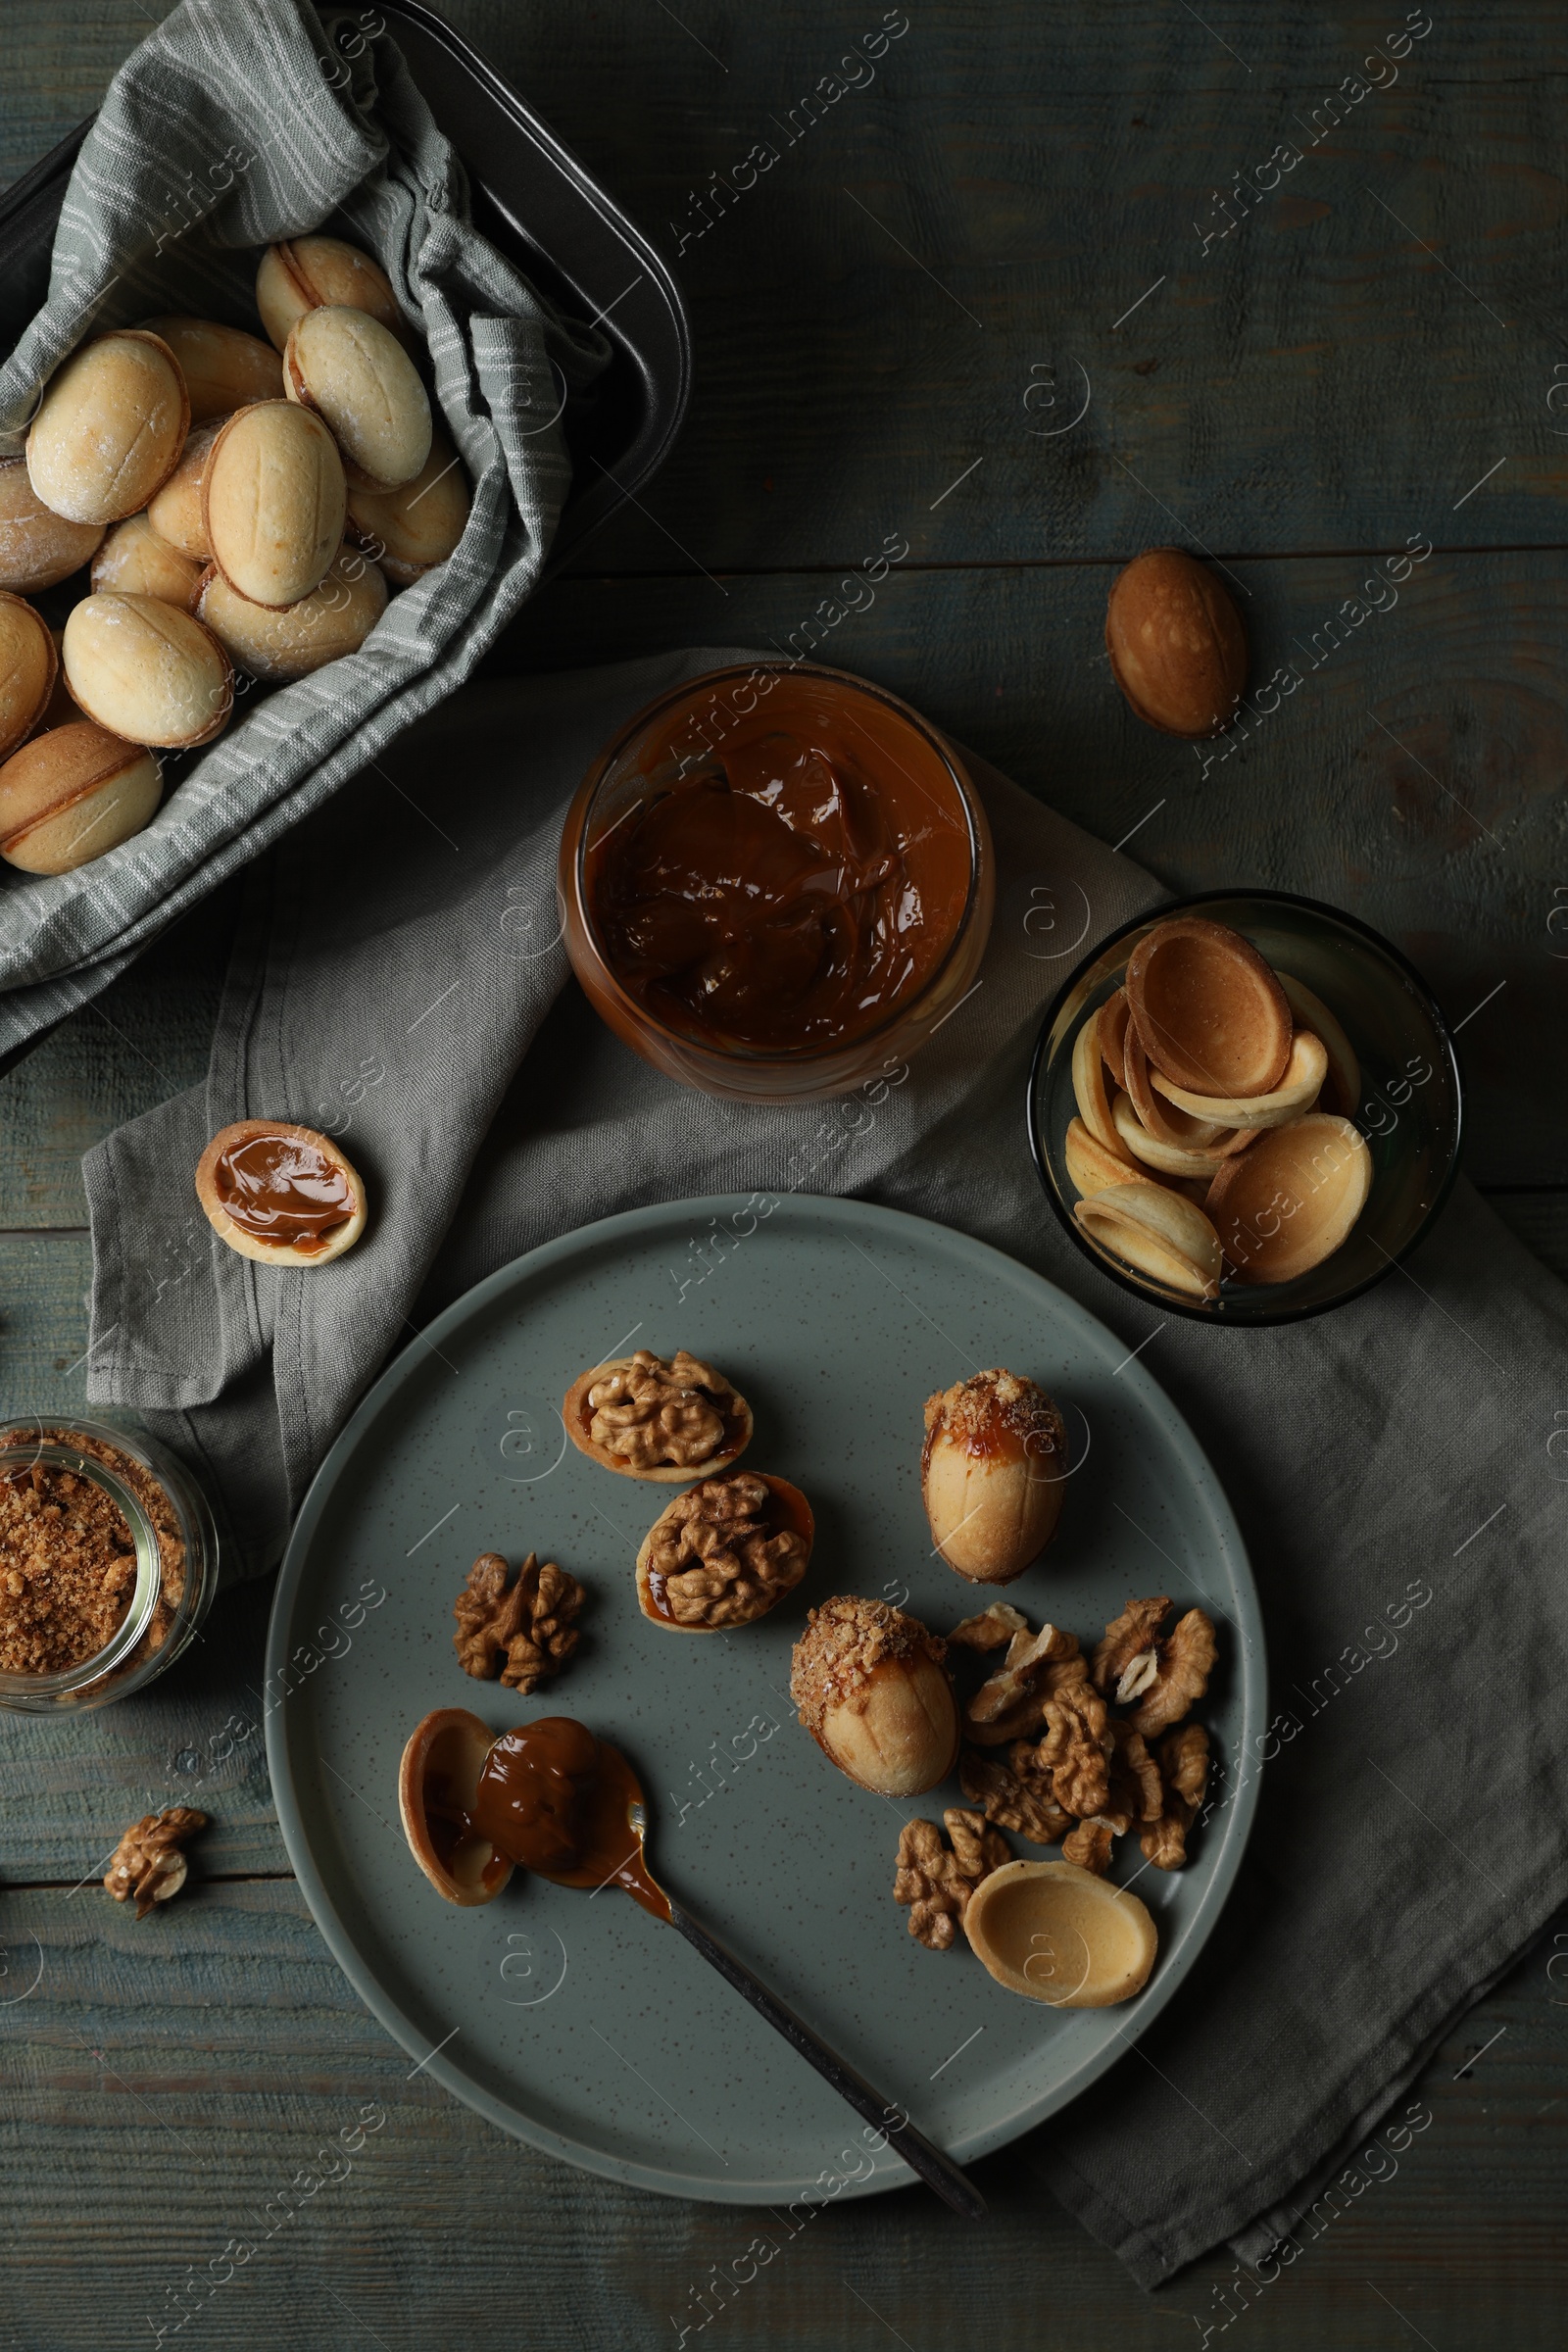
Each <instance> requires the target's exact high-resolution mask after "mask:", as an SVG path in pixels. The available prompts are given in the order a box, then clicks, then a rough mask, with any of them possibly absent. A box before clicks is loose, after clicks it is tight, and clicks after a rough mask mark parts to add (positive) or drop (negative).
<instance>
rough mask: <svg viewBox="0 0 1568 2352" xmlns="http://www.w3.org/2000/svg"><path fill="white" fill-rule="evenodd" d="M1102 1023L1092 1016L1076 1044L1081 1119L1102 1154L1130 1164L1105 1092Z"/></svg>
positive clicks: (1075, 1073)
mask: <svg viewBox="0 0 1568 2352" xmlns="http://www.w3.org/2000/svg"><path fill="white" fill-rule="evenodd" d="M1099 1029H1100V1022H1099V1016H1098V1015H1097V1014H1093V1013H1092V1014H1091V1015H1090V1017H1089V1019H1088V1020H1087V1021H1085V1022H1084V1023H1083V1025H1082V1027H1081V1028H1080V1029H1079V1031H1078V1034H1077V1036H1076V1037H1075V1038H1074V1039H1073V1042H1072V1091H1073V1095H1074V1097H1075V1098H1076V1101H1077V1103H1078V1116H1079V1117H1080V1118H1081V1119H1082V1121H1083V1123H1084V1125H1085V1126H1086V1127H1087V1128H1088V1130H1089V1132H1090V1134H1091V1135H1092V1136H1093V1137H1094V1139H1095V1141H1096V1143H1097V1144H1098V1145H1099V1146H1100V1148H1101V1150H1102V1151H1103V1152H1109V1153H1110V1154H1111V1156H1112V1158H1114V1159H1122V1160H1127V1162H1128V1166H1129V1167H1130V1166H1131V1164H1132V1163H1131V1160H1130V1159H1128V1153H1127V1149H1126V1146H1125V1145H1124V1144H1123V1143H1122V1141H1121V1138H1120V1137H1119V1136H1118V1135H1117V1133H1116V1122H1115V1120H1114V1119H1113V1118H1112V1117H1111V1112H1110V1098H1109V1096H1108V1095H1107V1094H1106V1092H1105V1064H1104V1059H1103V1055H1102V1054H1101V1051H1100V1040H1099Z"/></svg>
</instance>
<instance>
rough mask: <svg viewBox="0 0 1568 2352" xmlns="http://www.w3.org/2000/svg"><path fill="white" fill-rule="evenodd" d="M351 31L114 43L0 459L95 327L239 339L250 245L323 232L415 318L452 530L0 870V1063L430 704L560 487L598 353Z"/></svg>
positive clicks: (531, 560) (247, 319) (250, 321)
mask: <svg viewBox="0 0 1568 2352" xmlns="http://www.w3.org/2000/svg"><path fill="white" fill-rule="evenodd" d="M364 14H365V12H363V11H362V12H352V11H349V10H346V9H345V10H336V9H330V8H329V9H325V10H323V11H322V12H321V14H320V15H319V16H318V14H317V12H316V11H315V10H314V9H313V8H311V7H310V6H308V5H307V0H244V5H243V6H236V5H234V0H182V5H181V6H180V7H178V8H176V9H175V10H174V11H173V13H172V15H171V16H170V17H168V18H166V19H165V21H164V23H163V24H162V25H159V27H158V28H157V30H156V31H155V32H153V33H151V34H150V35H149V36H148V38H147V39H146V40H145V41H143V42H142V44H141V46H140V47H139V48H138V49H137V50H135V51H134V53H133V54H132V55H131V57H130V58H129V59H128V60H127V62H126V63H125V65H124V66H123V68H122V70H121V72H120V73H118V74H117V75H116V77H115V80H114V81H113V83H112V84H111V85H110V88H109V91H108V94H107V96H106V97H105V100H104V104H103V108H102V111H101V112H100V114H99V116H98V119H97V121H96V123H94V125H93V127H92V129H91V131H90V132H89V133H88V135H87V139H86V142H85V144H84V145H83V147H82V149H81V153H80V155H79V156H78V157H77V159H76V165H75V169H74V171H73V174H72V179H71V185H70V187H69V189H68V191H67V195H66V202H65V208H64V211H63V212H62V215H61V219H60V225H59V229H58V231H57V234H56V239H55V247H54V255H53V266H52V274H51V280H50V289H49V299H48V301H47V303H46V304H45V306H44V308H43V309H42V310H41V311H40V312H39V313H38V315H37V317H36V318H35V319H33V321H32V323H31V324H30V326H29V327H28V328H27V330H26V332H25V334H24V336H23V338H22V340H21V342H20V343H19V344H18V345H17V348H16V350H15V351H14V352H13V353H12V355H11V357H10V359H9V360H8V361H7V362H6V363H5V366H4V367H3V368H0V455H4V454H16V453H18V452H20V451H21V449H22V447H23V444H24V440H25V431H26V426H27V423H28V421H29V420H30V417H31V416H32V414H33V413H34V411H35V409H36V407H37V403H38V398H39V395H40V393H41V391H42V388H43V386H44V384H45V382H46V381H47V379H48V377H49V376H50V375H51V374H52V373H53V371H54V369H55V368H57V367H58V366H59V364H60V362H61V361H62V360H63V359H65V358H66V357H67V356H68V355H69V354H70V353H71V352H72V351H73V350H74V349H75V347H76V345H77V344H78V343H80V342H82V341H84V340H86V339H88V338H90V337H91V336H93V335H95V334H99V333H102V332H104V331H105V330H107V329H108V328H110V327H115V326H130V325H135V324H137V323H138V322H140V321H141V320H143V319H148V318H151V317H156V316H158V315H160V314H164V313H176V314H177V313H194V314H196V315H198V316H200V317H202V318H209V319H220V320H222V321H224V322H226V323H228V324H230V325H234V326H242V327H245V328H247V329H248V330H249V331H251V332H252V333H257V334H259V333H260V332H261V327H260V322H259V320H258V319H257V317H256V311H255V304H254V300H253V289H254V285H255V276H256V263H257V254H256V250H255V249H256V248H257V247H258V246H263V245H267V244H270V242H272V240H273V239H275V238H278V237H289V236H298V235H301V234H303V233H304V232H305V231H307V230H311V229H317V228H325V229H326V230H328V231H329V232H330V233H333V234H336V235H339V236H344V237H347V238H348V239H349V240H350V241H351V242H352V243H354V244H357V245H360V246H362V247H364V248H365V249H367V250H368V251H369V252H371V253H373V254H374V255H375V256H376V258H377V260H378V261H379V262H380V263H381V265H382V267H383V268H384V269H385V270H386V271H387V274H388V275H389V277H390V278H391V280H392V283H393V285H394V286H395V288H396V289H397V293H398V297H399V300H400V301H401V303H402V304H403V306H404V309H405V310H406V312H407V313H408V314H409V315H410V316H411V317H412V318H413V319H416V320H417V321H418V322H419V324H420V326H421V328H422V331H423V334H424V336H425V339H426V341H427V343H428V347H429V360H430V369H431V375H432V379H433V387H434V396H435V398H434V405H435V408H436V410H437V414H438V420H442V419H444V421H445V424H446V427H447V429H448V431H449V432H450V435H451V437H452V439H453V441H454V442H455V444H456V446H457V448H458V450H459V451H460V452H461V454H462V457H463V460H464V463H465V465H466V467H467V471H468V474H469V477H470V479H471V481H472V484H473V506H472V512H471V514H470V515H469V517H468V523H467V528H466V531H465V533H464V536H463V540H462V543H461V545H460V546H459V547H458V549H457V551H456V553H455V554H454V555H453V556H452V557H451V558H450V560H449V561H448V562H447V563H446V564H441V565H439V566H438V567H437V569H436V570H434V571H433V572H430V573H427V574H426V576H425V577H424V578H423V579H422V580H419V581H417V583H416V584H415V586H413V587H412V588H408V589H405V590H404V591H403V592H402V593H401V594H400V595H397V596H394V597H393V599H392V601H391V603H390V605H389V606H388V608H387V611H386V613H385V614H384V615H383V617H382V618H381V620H380V621H379V622H378V623H377V625H376V627H375V628H374V629H373V630H372V631H371V633H370V636H369V638H368V641H367V643H366V645H365V646H364V647H363V648H362V650H361V651H360V652H359V653H357V654H354V655H351V656H349V657H347V658H346V659H344V660H341V661H338V662H331V663H329V664H328V665H327V666H326V667H325V668H324V669H322V670H319V671H317V672H316V674H315V675H314V676H312V677H308V678H304V679H301V680H300V681H299V682H298V683H296V684H294V685H292V686H287V687H284V688H283V689H282V690H281V691H279V692H276V693H273V694H270V695H260V694H259V695H257V696H256V699H255V701H254V703H252V702H248V701H245V700H241V701H240V702H239V703H238V705H237V708H236V713H235V717H234V720H233V721H232V722H231V723H230V725H229V728H228V730H227V732H226V733H225V734H223V735H221V737H220V738H219V740H218V742H217V743H216V744H215V745H214V746H213V747H212V748H211V749H210V750H208V751H206V752H203V753H200V754H197V755H195V756H193V757H189V756H188V757H187V758H186V759H183V760H177V761H170V762H168V763H167V766H168V771H169V775H170V780H171V783H172V785H173V786H174V787H175V788H174V789H172V790H171V791H169V792H168V793H166V797H165V803H164V807H163V808H162V809H161V810H160V811H159V813H158V815H157V816H156V817H155V818H154V819H153V822H152V823H151V825H149V826H148V828H147V829H146V831H145V832H143V833H140V834H138V835H136V837H135V838H134V839H133V840H131V841H127V842H125V843H123V845H122V846H121V847H120V848H119V849H116V850H112V851H110V852H109V853H108V855H107V856H105V857H103V858H96V859H94V860H93V861H92V863H91V864H89V865H86V866H83V867H81V868H80V869H79V870H78V871H77V872H76V873H74V874H63V875H59V876H56V877H53V878H48V879H44V878H26V879H24V878H23V877H22V876H20V875H18V874H16V873H15V872H13V871H12V870H11V869H9V868H8V869H5V881H4V884H3V886H0V1057H3V1056H4V1054H6V1053H7V1052H8V1051H12V1050H14V1049H15V1048H16V1047H18V1046H19V1045H21V1044H22V1043H24V1042H25V1040H26V1039H27V1038H29V1037H31V1036H33V1035H35V1034H36V1033H37V1032H38V1031H39V1030H40V1029H44V1028H47V1027H48V1026H49V1025H50V1024H51V1023H52V1022H53V1021H56V1020H58V1019H59V1018H60V1017H61V1015H62V1014H63V1013H65V1012H68V1011H70V1010H71V1009H72V1008H73V1006H74V1005H79V1004H81V1003H82V1002H84V1001H85V1000H86V999H87V998H89V997H91V996H93V995H95V994H96V993H97V991H98V990H99V989H101V988H102V987H104V986H105V985H106V984H107V983H108V981H110V980H111V979H113V977H114V976H115V974H116V973H117V972H118V971H121V970H123V968H124V966H125V965H126V964H127V963H128V962H129V961H130V960H131V958H132V956H134V955H135V954H136V953H138V952H139V951H140V949H142V948H143V947H145V946H146V944H147V943H148V941H149V940H150V939H152V938H153V937H155V936H156V934H157V933H158V932H159V931H160V930H161V929H162V928H163V927H164V925H165V924H167V923H169V922H171V921H172V920H173V918H174V917H175V916H176V915H178V914H180V913H182V912H183V911H184V910H185V908H186V907H190V906H191V905H193V904H194V903H195V901H196V900H197V899H199V898H201V897H202V896H204V895H205V894H206V893H207V892H208V891H210V890H212V889H214V888H215V887H216V886H217V884H218V883H219V882H220V881H221V880H222V878H223V876H224V875H225V874H227V873H230V872H232V871H233V870H234V869H235V868H236V867H238V866H239V865H241V864H243V863H244V862H245V861H246V860H247V859H248V858H253V857H254V856H255V855H256V853H257V851H258V850H259V849H261V848H262V847H263V846H264V845H265V844H267V843H268V842H270V841H273V840H276V839H277V838H279V836H280V835H281V834H282V833H283V832H284V831H286V830H287V828H288V827H289V826H291V825H293V824H296V823H298V822H299V820H300V819H301V818H302V817H303V816H306V815H308V814H309V813H310V811H311V810H312V809H316V808H318V807H319V806H320V804H321V803H322V802H323V801H325V800H326V799H327V798H328V797H329V796H330V795H331V794H332V793H333V792H335V791H336V790H337V788H338V786H339V785H340V784H341V783H342V782H343V781H344V779H345V778H346V777H347V776H350V775H352V774H354V773H355V772H356V771H357V770H359V769H360V768H362V767H364V766H365V764H366V763H367V761H368V760H372V759H373V758H374V756H375V755H376V754H377V753H378V752H379V751H380V750H381V748H382V746H383V745H385V744H387V743H389V742H390V741H391V740H392V738H393V737H394V736H395V735H397V734H399V733H401V731H402V730H403V728H405V727H406V726H407V725H408V724H409V722H410V720H411V719H413V718H416V717H417V716H418V715H419V713H420V712H422V711H428V710H430V709H432V708H433V707H434V705H435V704H437V703H438V702H440V701H441V700H442V699H443V697H444V696H446V695H448V694H450V693H451V691H452V689H453V688H454V687H455V686H457V685H459V684H460V683H461V682H462V680H463V679H465V678H466V677H467V676H468V674H469V672H470V671H471V670H472V668H473V666H474V664H475V663H476V662H478V660H479V658H480V656H481V655H482V654H483V653H484V651H485V649H486V647H487V646H488V645H489V644H490V643H491V642H492V641H493V639H494V638H495V637H496V636H497V635H498V634H499V632H500V631H501V630H502V629H503V628H504V627H505V625H506V623H507V622H508V621H509V620H510V619H511V618H512V616H513V614H514V613H515V612H516V610H517V608H518V606H519V605H520V604H521V603H522V601H523V599H524V598H525V597H526V596H527V595H528V594H529V593H530V591H531V590H532V588H533V587H534V585H535V583H536V582H537V580H538V577H539V573H540V570H541V568H542V566H543V564H544V561H545V558H546V556H547V555H548V553H549V549H550V543H551V541H552V539H553V537H554V535H555V529H556V524H557V521H558V519H559V516H560V512H561V506H562V502H563V500H564V496H565V493H566V489H567V486H568V483H569V480H570V467H569V466H568V463H567V459H566V455H565V449H564V443H563V441H562V438H561V433H560V429H559V427H558V425H557V424H556V423H555V422H553V421H552V419H553V418H554V416H555V413H556V409H557V405H558V400H559V397H560V395H559V393H558V391H557V389H556V377H555V376H554V375H553V373H552V364H554V366H555V368H558V369H559V370H560V372H561V375H562V377H564V379H565V380H566V381H568V382H570V383H573V384H579V383H582V382H585V381H587V380H588V379H589V378H590V377H591V376H592V375H593V374H594V373H596V372H597V370H598V368H600V367H601V366H602V365H603V362H604V360H605V358H606V357H607V356H608V352H607V346H606V345H605V343H604V341H603V339H602V338H601V337H600V336H598V335H597V334H583V333H579V332H578V331H577V330H575V329H572V330H568V329H567V328H565V327H564V325H562V324H561V322H560V321H559V320H557V319H555V317H554V315H553V314H552V313H551V312H549V311H548V310H547V309H546V307H545V305H544V304H543V303H542V302H541V301H540V300H539V298H538V297H537V296H536V295H535V294H534V292H533V290H532V288H531V287H530V286H529V285H528V283H527V282H526V280H525V279H524V278H523V277H521V276H520V275H519V274H518V272H517V271H516V270H515V269H514V268H513V267H512V265H511V263H509V262H507V261H506V260H504V259H503V257H502V256H501V255H500V254H498V253H497V252H496V251H495V249H494V247H493V246H491V245H490V244H489V243H487V241H486V240H485V239H484V238H483V237H482V236H480V235H479V234H478V233H477V231H476V230H475V229H474V228H473V227H472V226H471V224H470V222H469V220H468V196H467V188H466V180H465V175H464V172H463V167H462V165H461V164H460V162H459V161H458V158H457V157H456V155H455V154H454V153H453V150H452V148H451V146H450V145H449V143H448V142H447V140H446V139H445V138H444V137H443V136H442V135H441V133H440V132H439V131H438V130H437V128H436V126H435V123H434V122H433V120H432V118H431V116H430V112H429V109H428V108H427V107H426V105H425V103H424V100H423V99H422V98H421V97H420V96H419V93H418V91H417V89H416V87H415V85H414V83H413V81H412V79H411V78H410V75H409V73H408V71H407V69H406V68H405V66H404V64H403V61H402V59H401V57H400V55H399V53H398V51H397V49H396V47H395V46H394V44H393V43H392V42H391V41H390V40H389V39H387V38H385V37H380V38H377V39H375V40H373V41H368V40H367V39H366V38H365V36H364V34H363V32H361V31H360V30H359V29H358V26H359V24H360V21H361V18H362V17H363V16H364ZM340 27H341V28H342V30H343V32H344V35H345V38H344V40H343V42H342V43H341V45H339V44H337V43H335V42H334V40H333V38H332V37H331V36H332V35H333V34H334V33H335V32H336V31H337V30H338V29H339V28H340ZM241 683H242V685H243V681H242V682H241ZM380 790H381V792H382V794H383V796H385V797H388V798H390V788H389V787H388V786H387V785H386V784H385V783H384V782H383V783H382V784H381V786H380Z"/></svg>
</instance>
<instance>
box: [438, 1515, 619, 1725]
mask: <svg viewBox="0 0 1568 2352" xmlns="http://www.w3.org/2000/svg"><path fill="white" fill-rule="evenodd" d="M509 1573H510V1571H509V1570H508V1567H507V1563H506V1561H505V1560H504V1559H503V1558H502V1556H501V1554H500V1552H499V1551H486V1552H481V1553H480V1555H479V1557H478V1559H476V1560H475V1561H474V1563H473V1566H472V1567H471V1568H470V1569H469V1570H468V1581H467V1583H466V1585H465V1586H464V1588H463V1591H462V1592H461V1593H459V1594H458V1597H457V1600H456V1601H455V1602H454V1604H453V1614H454V1615H455V1616H456V1618H457V1621H458V1630H457V1632H456V1633H455V1634H454V1635H453V1637H452V1646H453V1648H454V1649H455V1650H456V1651H457V1653H458V1659H459V1662H460V1664H461V1665H462V1667H463V1671H464V1673H465V1674H471V1675H472V1676H473V1678H474V1680H475V1681H476V1682H481V1683H485V1682H492V1683H493V1682H494V1681H495V1680H496V1678H497V1676H498V1675H499V1677H500V1679H501V1682H502V1684H503V1685H504V1687H505V1688H506V1689H507V1690H508V1691H522V1692H523V1693H524V1695H526V1694H527V1693H528V1692H530V1691H537V1690H539V1689H540V1687H541V1685H543V1684H545V1683H548V1682H551V1681H553V1680H554V1678H555V1677H556V1675H558V1674H559V1673H560V1671H561V1669H562V1667H563V1666H564V1665H565V1663H566V1661H567V1659H568V1658H569V1657H570V1656H571V1654H572V1652H573V1651H574V1650H575V1649H576V1646H577V1642H578V1641H579V1639H580V1637H579V1634H578V1631H577V1622H576V1621H577V1618H578V1616H579V1615H580V1614H581V1611H582V1604H583V1601H584V1600H585V1598H586V1597H587V1595H586V1593H584V1591H583V1588H582V1586H581V1585H580V1584H579V1583H578V1582H577V1579H576V1578H575V1577H574V1576H568V1575H567V1574H566V1572H565V1570H564V1568H558V1567H557V1566H556V1563H555V1562H554V1560H546V1561H545V1562H544V1564H543V1566H541V1565H540V1561H539V1555H538V1553H537V1552H534V1551H530V1552H529V1554H528V1557H527V1558H526V1559H525V1560H524V1561H523V1563H522V1566H521V1567H520V1568H519V1569H518V1571H517V1576H516V1582H515V1584H514V1585H513V1586H512V1587H511V1589H510V1590H509V1589H508V1585H507V1578H508V1575H509Z"/></svg>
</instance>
